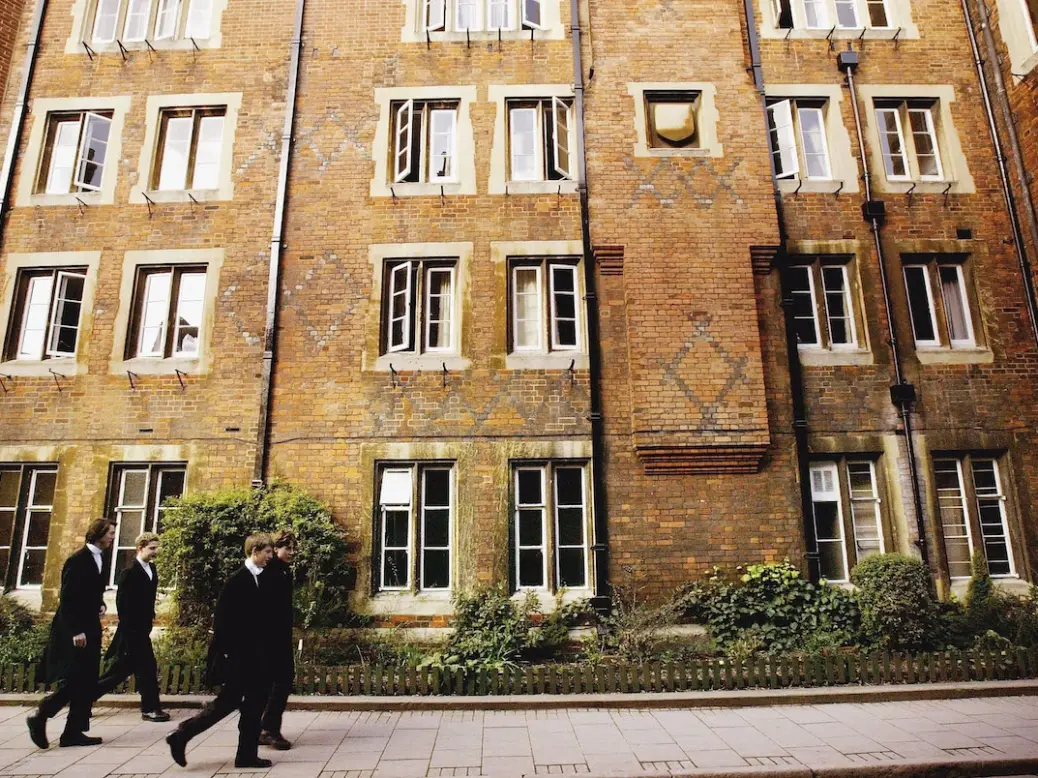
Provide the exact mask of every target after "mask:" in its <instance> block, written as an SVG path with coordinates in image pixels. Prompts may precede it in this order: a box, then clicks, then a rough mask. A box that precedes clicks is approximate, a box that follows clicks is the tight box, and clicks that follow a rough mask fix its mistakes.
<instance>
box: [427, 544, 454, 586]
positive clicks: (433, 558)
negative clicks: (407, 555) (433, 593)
mask: <svg viewBox="0 0 1038 778" xmlns="http://www.w3.org/2000/svg"><path fill="white" fill-rule="evenodd" d="M422 579H423V580H422V588H423V589H446V588H447V587H448V586H450V552H449V551H446V550H432V551H429V550H426V551H425V552H423V554H422Z"/></svg>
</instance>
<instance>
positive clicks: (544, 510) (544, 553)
mask: <svg viewBox="0 0 1038 778" xmlns="http://www.w3.org/2000/svg"><path fill="white" fill-rule="evenodd" d="M521 472H535V473H537V475H538V478H539V479H540V495H541V500H540V502H539V503H521V502H520V501H519V474H520V473H521ZM521 511H539V512H540V517H541V542H540V544H539V545H522V543H521V530H520V526H519V524H520V512H521ZM547 516H548V505H547V492H546V490H545V468H544V467H520V468H516V471H515V529H514V532H515V583H516V588H517V589H519V590H520V591H526V590H534V591H539V590H544V589H547V588H548V527H547ZM522 551H540V552H541V583H540V585H539V586H531V585H528V584H527V585H524V584H523V583H522V578H521V571H522V566H521V561H520V560H521V558H522V556H521V552H522Z"/></svg>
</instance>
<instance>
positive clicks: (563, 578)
mask: <svg viewBox="0 0 1038 778" xmlns="http://www.w3.org/2000/svg"><path fill="white" fill-rule="evenodd" d="M559 586H560V587H570V588H578V587H583V586H587V573H586V571H585V564H584V549H583V548H563V549H560V550H559Z"/></svg>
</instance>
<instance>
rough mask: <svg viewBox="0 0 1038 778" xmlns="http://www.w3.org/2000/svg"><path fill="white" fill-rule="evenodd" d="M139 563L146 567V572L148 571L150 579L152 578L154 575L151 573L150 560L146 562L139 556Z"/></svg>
mask: <svg viewBox="0 0 1038 778" xmlns="http://www.w3.org/2000/svg"><path fill="white" fill-rule="evenodd" d="M137 564H139V565H140V566H141V567H143V568H144V572H146V573H147V574H148V580H149V581H150V580H152V577H153V576H152V573H151V563H150V562H145V561H144V560H143V559H141V558H140V557H139V556H138V557H137Z"/></svg>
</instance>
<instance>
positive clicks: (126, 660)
mask: <svg viewBox="0 0 1038 778" xmlns="http://www.w3.org/2000/svg"><path fill="white" fill-rule="evenodd" d="M158 672H159V668H158V664H157V663H156V661H155V652H154V651H153V650H152V647H151V640H149V639H144V640H141V641H135V642H134V643H133V645H132V647H128V649H127V650H126V651H125V653H122V654H120V655H119V656H117V657H116V659H115V661H114V662H113V663H112V665H111V667H109V668H108V670H107V671H106V672H105V674H104V676H103V677H102V678H101V680H100V681H98V682H97V690H96V691H95V693H94V694H95V699H97V698H98V697H103V696H104V695H106V694H108V693H109V692H112V691H114V690H115V688H116V687H117V686H118V685H119V684H121V683H122V682H123V681H125V680H126V679H127V678H129V677H130V676H131V675H132V676H134V677H135V679H136V683H137V692H138V693H139V694H140V695H141V712H142V713H151V712H152V711H157V710H159V709H160V707H161V706H160V705H159V681H158Z"/></svg>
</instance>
